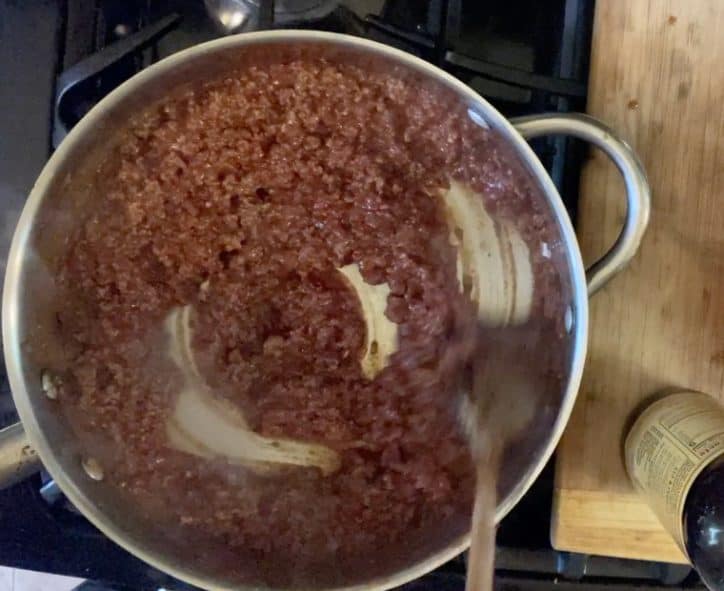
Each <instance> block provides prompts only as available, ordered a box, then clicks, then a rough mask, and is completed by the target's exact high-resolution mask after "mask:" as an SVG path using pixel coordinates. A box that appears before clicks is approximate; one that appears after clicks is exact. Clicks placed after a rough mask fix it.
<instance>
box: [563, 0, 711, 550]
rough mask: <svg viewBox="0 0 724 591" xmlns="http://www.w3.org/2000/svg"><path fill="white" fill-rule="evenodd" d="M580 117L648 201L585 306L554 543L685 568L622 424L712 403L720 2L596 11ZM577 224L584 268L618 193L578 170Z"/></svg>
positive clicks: (688, 0) (606, 240)
mask: <svg viewBox="0 0 724 591" xmlns="http://www.w3.org/2000/svg"><path fill="white" fill-rule="evenodd" d="M591 60H592V62H591V74H590V83H589V95H588V96H589V99H588V100H589V105H588V111H589V113H591V114H592V115H594V116H596V117H599V118H600V119H602V120H604V121H606V122H607V123H608V124H609V125H611V126H612V127H613V128H614V129H615V130H617V131H618V132H619V133H620V134H621V135H622V136H623V137H624V139H626V140H627V141H628V142H629V143H630V144H631V145H632V146H633V148H634V149H635V150H636V151H637V152H638V154H639V156H640V157H641V159H642V161H643V163H644V166H645V168H646V170H647V173H648V176H649V181H650V183H651V187H652V192H653V207H652V214H651V224H650V227H649V231H648V234H647V236H646V238H645V240H644V243H643V245H642V248H641V250H640V253H639V255H638V256H637V258H636V259H635V261H634V262H633V264H632V265H631V266H630V267H629V268H628V269H627V270H626V271H625V272H624V273H623V274H622V275H621V276H619V277H617V278H616V279H614V280H613V282H612V283H611V284H610V285H609V286H608V287H606V288H605V289H604V290H603V291H602V292H600V293H599V294H597V295H596V296H595V297H594V298H593V299H592V301H591V325H590V340H589V342H590V347H589V354H588V360H587V365H586V370H585V373H584V377H583V384H582V386H581V390H580V395H579V399H578V402H577V404H576V408H575V410H574V415H573V417H572V419H571V421H570V423H569V426H568V428H567V430H566V432H565V434H564V437H563V440H562V442H561V444H560V447H559V449H558V456H557V457H558V461H557V468H556V491H555V498H554V511H553V520H552V527H551V538H552V542H553V545H554V546H555V547H556V548H559V549H565V550H573V551H577V552H584V553H590V554H601V555H611V556H621V557H629V558H641V559H654V560H665V561H674V562H677V561H678V562H684V561H685V558H684V556H683V555H682V553H681V552H680V551H679V550H678V548H677V547H676V545H675V544H674V542H673V540H672V539H671V538H670V537H669V536H668V534H666V533H665V532H664V530H663V528H662V527H661V526H660V525H659V524H658V522H657V520H656V518H655V517H654V515H653V514H652V513H651V511H650V510H649V509H648V507H647V506H646V505H645V504H644V503H643V502H642V501H641V500H640V499H638V498H637V496H636V495H635V493H634V492H633V490H632V488H631V486H630V484H629V481H628V479H627V477H626V473H625V471H624V467H623V461H622V453H621V452H622V438H623V436H624V433H625V427H626V425H627V423H628V421H629V419H630V417H631V414H632V412H633V411H634V410H635V409H636V408H637V407H639V406H640V405H641V403H642V401H643V400H644V399H646V397H648V396H650V395H651V394H653V393H656V392H660V391H663V390H666V389H682V388H687V389H695V390H701V391H704V392H708V393H710V394H713V395H716V396H718V397H720V398H724V1H722V0H627V1H624V0H598V2H596V15H595V24H594V36H593V48H592V56H591ZM581 189H582V191H581V203H580V213H579V220H578V232H579V239H580V243H581V247H582V251H583V254H584V259H586V260H589V261H590V260H594V259H595V258H596V256H597V255H599V254H600V253H601V252H603V251H604V250H605V249H606V248H607V247H608V245H609V244H610V243H611V241H612V240H613V238H614V237H615V235H616V233H617V232H618V229H619V228H620V226H621V222H622V219H623V211H624V209H623V201H622V194H623V184H622V182H621V181H620V179H619V177H618V175H617V173H616V172H615V170H614V168H613V166H612V165H610V164H609V163H608V162H607V161H606V159H605V157H603V156H602V155H601V154H599V153H594V154H592V158H591V159H590V160H589V161H588V162H587V164H586V167H585V170H584V173H583V178H582V187H581Z"/></svg>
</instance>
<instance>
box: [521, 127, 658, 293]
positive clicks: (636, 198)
mask: <svg viewBox="0 0 724 591" xmlns="http://www.w3.org/2000/svg"><path fill="white" fill-rule="evenodd" d="M511 122H512V123H513V126H514V127H515V128H516V129H517V130H518V133H520V134H521V135H522V136H523V137H524V138H526V139H531V138H535V137H538V136H541V135H570V136H573V137H576V138H578V139H581V140H584V141H587V142H590V143H592V144H594V145H595V146H598V147H599V148H601V150H603V152H604V153H605V154H606V156H608V157H609V158H610V159H611V160H613V162H614V164H615V165H616V167H617V168H618V170H619V172H620V173H621V176H623V180H624V183H625V185H626V219H625V220H624V223H623V228H622V229H621V232H620V234H619V235H618V238H616V241H615V242H614V244H613V246H612V247H611V248H610V249H609V250H608V252H606V253H605V254H604V255H603V256H602V257H601V258H600V259H598V260H597V261H596V262H595V263H593V264H592V265H591V266H590V267H588V269H586V279H587V282H588V295H593V294H594V293H596V292H597V291H598V290H599V289H601V288H602V287H603V286H604V285H606V283H608V282H609V281H610V280H611V279H612V278H613V277H614V276H615V275H617V274H618V273H619V272H620V271H621V270H622V269H623V268H624V267H625V266H626V265H627V264H628V262H629V261H630V260H631V258H632V257H633V256H634V255H635V254H636V251H637V250H638V248H639V245H640V244H641V239H642V238H643V236H644V233H645V232H646V226H648V223H649V214H650V211H651V189H650V188H649V183H648V181H647V180H646V173H645V171H644V169H643V166H642V165H641V162H640V161H639V159H638V156H636V153H635V152H634V151H633V150H632V149H631V147H630V146H629V145H628V144H627V143H626V142H624V141H623V140H622V139H621V138H619V137H618V135H617V134H616V133H615V132H614V131H613V130H612V129H610V128H609V127H608V126H607V125H605V124H603V123H601V122H600V121H599V120H598V119H594V118H593V117H590V116H588V115H583V114H581V113H567V114H561V113H547V114H544V115H532V116H529V117H518V118H516V119H512V120H511Z"/></svg>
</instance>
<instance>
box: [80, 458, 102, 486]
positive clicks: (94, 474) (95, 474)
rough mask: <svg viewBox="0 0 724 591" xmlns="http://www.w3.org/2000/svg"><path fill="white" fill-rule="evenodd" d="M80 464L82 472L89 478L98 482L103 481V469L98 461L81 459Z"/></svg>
mask: <svg viewBox="0 0 724 591" xmlns="http://www.w3.org/2000/svg"><path fill="white" fill-rule="evenodd" d="M81 464H82V466H83V470H85V473H86V474H87V475H88V477H89V478H91V479H93V480H98V481H100V480H103V476H104V474H103V468H102V467H101V465H100V463H99V462H98V460H96V459H95V458H83V461H82V462H81Z"/></svg>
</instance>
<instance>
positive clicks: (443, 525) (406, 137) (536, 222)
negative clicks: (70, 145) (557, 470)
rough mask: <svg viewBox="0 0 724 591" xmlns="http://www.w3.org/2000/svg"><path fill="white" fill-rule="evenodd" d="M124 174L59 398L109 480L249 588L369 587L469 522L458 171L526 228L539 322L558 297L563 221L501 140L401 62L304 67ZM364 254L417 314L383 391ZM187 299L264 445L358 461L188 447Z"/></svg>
mask: <svg viewBox="0 0 724 591" xmlns="http://www.w3.org/2000/svg"><path fill="white" fill-rule="evenodd" d="M108 162H109V163H107V164H106V165H105V166H104V168H103V171H104V172H103V174H104V175H105V178H102V179H99V187H101V188H102V190H100V191H99V194H98V200H97V203H96V207H95V208H94V210H93V211H92V212H91V213H89V215H88V218H87V219H86V220H85V222H84V224H83V225H82V228H81V229H80V230H79V231H78V232H77V233H76V234H75V235H74V236H72V237H71V247H70V249H69V254H68V256H67V259H66V260H65V263H64V265H63V268H62V270H61V271H60V274H59V282H60V284H61V285H62V286H63V287H64V289H65V290H66V292H67V293H70V294H72V297H69V298H68V302H67V304H66V305H65V306H64V308H63V310H62V311H61V314H60V319H61V322H62V326H63V331H64V334H65V335H66V338H67V341H68V343H69V347H71V348H72V350H73V351H74V361H73V363H72V366H71V369H70V370H69V372H68V374H67V375H66V376H64V377H65V379H64V381H63V387H62V388H61V393H60V403H61V405H62V408H63V410H64V412H65V413H66V414H67V416H68V417H70V420H71V422H72V424H73V427H74V429H75V430H76V432H77V433H78V434H79V436H80V437H81V438H86V440H87V441H88V445H89V446H95V447H94V449H93V450H92V452H91V453H92V454H94V455H95V456H96V457H98V458H99V460H100V461H101V463H102V464H103V465H104V468H105V470H106V480H108V481H110V482H112V483H113V484H114V485H116V486H117V487H119V488H120V489H122V490H123V491H124V494H125V495H127V496H128V497H130V498H132V499H133V500H134V502H135V503H136V504H137V506H138V507H140V508H141V510H142V511H144V512H145V513H146V514H147V515H148V516H149V519H153V520H154V521H156V522H158V523H160V524H163V526H164V527H166V528H168V530H169V531H174V532H178V533H179V534H180V535H182V536H185V537H186V539H188V540H189V541H190V544H193V546H195V547H197V548H201V547H205V548H211V547H215V548H217V549H218V550H219V551H221V549H223V551H224V552H225V553H226V554H225V555H226V556H227V557H228V561H227V563H228V564H233V567H234V568H236V569H237V570H238V571H239V576H240V578H242V579H244V580H253V581H259V580H261V581H265V582H271V583H276V584H289V583H295V584H299V585H302V584H308V583H310V581H316V582H319V581H320V580H322V581H326V582H328V583H329V582H335V581H337V582H339V581H359V580H368V579H370V578H371V577H372V576H374V575H378V574H382V573H384V572H386V569H387V568H389V565H390V564H397V565H398V566H399V563H400V560H402V559H400V560H397V559H396V558H395V557H399V556H404V555H405V554H407V555H408V558H409V556H411V555H414V554H415V552H417V553H418V554H419V553H420V552H423V550H421V549H422V548H425V550H424V551H428V550H429V549H430V548H439V545H440V544H444V542H445V540H449V539H452V538H454V537H455V536H457V535H460V534H461V533H463V532H464V531H465V530H466V527H467V523H468V520H469V513H470V509H471V499H472V489H473V480H474V476H473V469H472V466H471V458H470V455H469V451H468V447H467V444H466V441H465V438H464V436H463V435H462V434H461V433H460V429H459V426H458V422H457V419H456V411H457V396H458V394H457V391H456V388H455V379H456V373H455V371H454V370H455V369H456V368H455V364H454V363H446V362H445V361H446V359H448V358H449V350H450V343H451V342H462V341H463V340H464V339H465V338H466V337H465V333H466V331H465V327H466V326H470V325H473V324H474V318H475V313H474V310H473V307H472V306H471V304H470V302H468V301H467V300H466V298H465V297H464V296H463V295H461V293H460V291H459V288H458V283H457V279H456V269H455V257H456V254H455V251H454V250H453V247H452V246H451V245H450V241H449V237H448V229H447V226H446V222H445V219H444V217H443V212H442V208H441V206H440V202H439V200H438V199H437V198H435V197H434V195H435V194H436V193H437V192H438V191H439V190H440V189H441V188H444V187H446V186H447V184H448V183H449V180H450V179H451V178H454V179H458V180H460V181H461V182H464V183H466V184H467V185H469V186H471V187H473V188H474V189H475V190H476V191H478V192H479V193H481V194H482V195H483V196H484V198H485V200H486V203H487V204H488V206H489V207H490V209H491V210H492V211H496V212H497V213H498V214H500V215H504V216H509V217H510V218H511V219H515V220H516V224H517V225H518V226H519V229H520V230H521V232H523V235H524V236H525V237H526V239H527V240H529V241H530V244H531V252H532V253H533V257H534V266H535V272H536V274H537V277H538V283H537V287H536V290H537V291H536V299H535V304H534V306H535V311H536V313H540V312H541V311H543V312H544V313H546V314H548V315H551V316H553V315H555V314H557V313H558V312H557V309H558V305H559V303H560V302H559V299H556V298H555V297H551V292H552V290H555V289H557V286H558V279H557V272H556V270H555V268H554V266H553V264H552V263H551V262H550V261H549V260H548V259H547V258H546V256H542V255H541V254H540V246H539V245H540V243H541V242H542V241H547V242H549V243H550V244H551V247H553V242H554V241H555V237H554V231H553V230H552V229H551V227H550V226H551V222H550V221H548V218H546V217H545V216H544V215H543V213H541V212H542V211H543V210H544V208H543V206H542V205H540V204H539V203H538V202H537V201H536V198H535V195H534V194H533V191H532V190H531V188H530V186H529V183H528V181H527V180H526V179H525V175H524V174H523V173H522V172H520V170H519V168H518V165H517V164H516V163H515V162H514V160H513V159H512V158H511V156H510V155H509V154H508V152H507V151H506V150H505V149H504V148H503V146H502V145H501V142H500V140H499V139H498V138H497V137H496V136H495V134H493V133H492V132H490V131H489V130H487V129H485V128H483V127H480V126H478V125H476V124H475V123H474V122H473V121H472V120H471V119H470V118H469V117H468V114H467V112H466V108H465V107H464V106H463V105H461V104H459V102H458V101H457V100H456V99H455V98H454V97H453V96H451V95H450V94H449V93H447V92H446V91H443V90H440V89H438V90H435V89H433V88H429V87H426V86H419V85H417V84H416V83H415V82H414V80H412V79H409V77H408V78H405V77H404V76H400V75H399V72H396V71H395V70H394V69H388V70H387V71H384V70H379V71H376V70H370V69H367V68H364V67H360V66H358V65H353V64H343V63H333V62H330V61H325V60H323V59H299V60H296V61H290V62H284V63H279V64H273V63H272V64H269V65H265V66H260V67H245V68H242V69H239V70H238V71H232V72H230V73H229V74H228V76H226V77H224V78H223V79H215V80H212V81H209V82H207V83H205V84H203V85H200V86H196V87H193V88H187V89H185V90H184V91H183V92H178V93H176V94H175V95H173V96H171V97H170V98H168V99H166V100H164V101H162V102H160V103H159V104H155V105H152V106H150V107H149V108H148V109H147V110H146V111H145V112H144V113H142V114H141V115H139V117H138V118H137V119H135V120H133V121H132V122H130V123H129V125H128V127H127V129H126V130H125V131H124V133H123V136H122V139H121V141H120V143H119V145H118V146H117V148H116V149H115V152H114V153H113V154H112V155H111V156H109V160H108ZM109 171H110V172H109ZM99 174H100V173H99ZM544 254H545V253H544ZM350 263H357V264H358V265H359V267H360V270H361V273H362V276H363V277H364V279H365V281H366V282H367V283H369V284H378V283H381V282H387V283H388V284H389V287H390V290H391V292H390V295H389V298H388V301H387V310H386V315H387V316H388V318H389V319H390V320H392V321H394V322H395V323H397V324H398V325H399V330H398V335H399V351H398V352H397V353H396V354H395V355H393V357H392V359H391V364H390V365H389V366H388V367H387V368H386V369H385V370H383V371H382V373H381V374H380V375H379V376H377V377H376V378H375V379H374V380H369V379H367V378H365V377H364V376H363V375H362V373H361V370H360V364H359V358H360V351H361V349H362V347H363V341H364V323H363V319H362V317H361V314H360V310H359V303H358V301H357V299H356V297H355V294H354V292H353V291H352V290H351V289H350V288H349V286H348V285H347V284H346V283H345V282H344V280H343V278H342V277H341V276H340V274H339V273H337V272H336V271H335V269H336V268H339V267H341V266H344V265H347V264H350ZM546 293H547V294H548V296H547V297H543V295H544V294H546ZM187 304H193V306H194V309H195V313H196V320H195V327H194V340H193V347H194V349H195V351H196V354H197V355H198V359H199V363H200V365H201V367H202V369H203V373H204V375H205V377H206V379H207V381H208V383H209V384H210V385H211V386H212V387H213V388H214V390H215V391H216V392H218V393H219V395H222V396H224V397H225V398H226V399H227V400H229V401H231V402H233V403H234V404H236V405H238V407H239V408H241V409H243V412H244V414H245V416H246V417H247V419H248V420H249V422H250V425H251V426H252V428H253V429H255V430H256V431H257V432H259V433H261V434H264V435H270V436H282V437H286V438H290V439H297V440H303V441H314V442H320V443H323V444H325V445H327V446H329V447H331V448H332V449H334V450H336V451H337V452H338V453H339V454H340V457H341V461H342V463H341V467H340V469H339V470H338V471H336V472H335V473H334V474H332V475H330V476H324V475H322V474H321V472H319V471H318V470H316V469H309V468H291V467H290V468H285V469H283V470H276V471H274V472H272V473H269V474H258V473H254V472H252V471H249V470H247V469H245V468H243V467H241V466H237V465H232V464H229V463H227V462H225V461H224V460H223V459H211V460H209V459H202V458H199V457H196V456H193V455H189V454H186V453H183V452H181V451H178V450H176V449H174V448H173V447H171V446H169V445H168V440H167V435H166V431H165V424H166V419H167V418H168V416H169V414H170V412H171V410H172V408H173V404H174V400H175V397H176V395H177V394H178V388H179V378H178V376H177V375H176V374H177V372H176V371H175V368H174V367H173V366H172V365H171V364H170V362H169V360H168V357H167V355H166V348H167V347H166V344H165V341H164V339H165V338H166V335H165V333H164V332H163V321H164V318H165V316H166V315H167V314H168V312H169V310H171V309H172V308H174V307H177V306H182V305H187ZM431 540H432V541H431ZM436 540H437V541H436ZM191 541H192V542H191ZM199 552H201V551H200V550H199ZM209 552H210V551H209Z"/></svg>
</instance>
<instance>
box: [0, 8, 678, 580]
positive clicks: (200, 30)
mask: <svg viewBox="0 0 724 591" xmlns="http://www.w3.org/2000/svg"><path fill="white" fill-rule="evenodd" d="M247 1H249V0H247ZM254 1H255V2H258V1H259V0H254ZM300 5H303V6H304V7H305V10H303V11H301V12H297V13H296V16H295V15H294V14H293V13H292V12H290V7H292V8H293V7H295V6H300ZM310 7H311V8H310ZM269 8H270V4H269V2H268V0H262V7H261V10H262V19H261V26H262V27H274V28H279V27H295V28H311V29H322V30H331V31H338V32H346V33H350V34H354V35H361V36H365V37H368V38H371V39H375V40H378V41H382V42H385V43H389V44H391V45H394V46H397V47H399V48H402V49H405V50H407V51H410V52H412V53H415V54H416V55H418V56H420V57H422V58H424V59H426V60H429V61H431V62H433V63H435V64H437V65H438V66H440V67H442V68H444V69H445V70H447V71H449V72H451V73H452V74H454V75H455V76H457V77H459V78H460V79H461V80H463V81H464V82H466V83H467V84H469V85H470V86H471V87H472V88H474V89H475V90H477V91H478V92H480V93H481V94H482V95H483V96H485V97H486V98H487V99H488V100H489V101H490V102H491V103H492V104H493V105H494V106H495V107H497V108H498V109H499V110H500V111H501V112H502V113H504V114H505V115H507V116H515V115H523V114H532V113H541V112H545V111H561V112H566V111H577V110H583V109H584V108H585V101H586V81H587V73H588V61H589V60H588V56H589V48H590V35H591V28H592V18H593V0H547V1H546V2H540V1H539V0H488V1H485V2H484V1H482V0H474V1H470V0H467V1H465V0H346V1H342V2H334V1H330V0H318V1H316V2H315V1H314V0H304V1H302V0H286V1H284V0H277V2H276V12H275V18H274V19H271V18H269V17H270V14H271V11H270V10H269ZM309 15H312V16H313V18H312V19H311V20H306V17H307V16H309ZM265 17H266V18H265ZM300 17H301V20H300ZM295 19H296V20H295ZM219 34H220V33H219V30H218V29H217V28H216V26H215V24H214V22H213V21H212V20H211V19H210V18H209V16H208V14H207V10H206V7H205V4H204V1H203V0H26V1H24V2H18V1H17V0H0V77H1V79H2V80H1V82H0V215H2V233H1V234H0V253H3V254H2V255H0V261H2V263H3V266H2V271H3V273H4V261H5V253H7V249H8V246H9V243H10V239H11V237H12V230H13V228H14V225H15V223H16V221H17V218H18V217H19V214H20V210H21V208H22V206H23V203H24V200H25V196H26V195H27V193H28V191H29V190H30V188H31V186H32V183H33V181H34V179H35V177H36V176H37V174H38V173H39V171H40V169H41V168H42V166H43V164H44V163H45V161H46V160H47V158H48V156H49V154H50V153H51V151H52V149H53V148H54V147H55V146H57V145H58V143H59V142H60V141H62V138H63V137H64V136H65V134H66V133H67V131H68V130H69V129H70V128H71V127H72V126H73V125H74V124H75V123H76V122H77V121H78V120H79V119H80V117H82V116H83V114H85V113H86V112H87V111H88V110H89V109H90V108H91V107H92V106H93V105H94V104H95V103H96V102H97V101H98V100H99V99H100V98H102V97H103V96H104V95H105V94H106V93H108V92H109V91H110V90H112V89H113V88H115V87H116V86H117V85H118V84H119V83H121V82H122V81H123V80H125V79H127V78H128V77H130V76H132V75H133V74H134V73H136V72H137V71H139V70H140V69H142V68H143V67H145V66H146V65H148V64H150V63H152V62H154V61H157V60H158V59H160V58H163V57H165V56H167V55H170V54H171V53H173V52H175V51H178V50H180V49H182V48H184V47H188V46H190V45H193V44H196V43H200V42H202V41H206V40H208V39H212V38H214V37H217V36H219ZM534 149H535V150H536V152H537V154H538V155H539V157H540V158H541V160H542V161H543V163H544V164H545V165H546V167H547V168H548V170H549V172H550V174H551V177H552V178H553V180H554V182H555V183H556V185H557V186H558V187H559V190H560V192H561V195H562V197H563V199H564V202H565V203H566V206H567V207H568V208H569V211H570V212H571V215H572V217H573V218H574V219H575V206H576V202H577V188H578V177H579V172H580V166H581V163H582V160H583V158H584V157H585V151H584V150H583V148H582V146H581V145H579V144H578V143H577V142H576V141H575V140H570V139H565V138H547V139H543V140H539V141H537V142H536V143H535V144H534ZM0 369H2V368H1V367H0ZM15 418H16V417H15V413H14V410H13V406H12V399H11V396H10V392H9V388H8V384H7V378H6V376H5V373H4V371H0V421H1V422H0V425H6V424H9V423H10V422H12V421H14V420H15ZM552 475H553V470H552V466H550V465H549V466H548V467H546V469H545V470H544V472H543V474H542V475H541V477H540V478H539V479H538V481H537V482H536V483H535V485H534V486H533V488H532V489H531V491H530V492H529V493H528V494H527V495H526V497H525V498H524V499H523V501H522V502H521V503H520V504H519V505H518V506H517V507H516V509H515V510H514V511H513V512H512V513H511V514H510V515H509V516H508V517H507V518H506V519H505V520H504V522H503V523H502V525H501V527H500V530H499V533H498V551H497V557H496V565H497V569H498V570H497V573H498V575H497V576H498V582H499V585H500V586H501V587H502V588H505V589H538V588H550V586H551V585H553V584H556V585H557V586H558V587H560V586H566V585H568V584H570V585H578V584H577V583H575V581H583V585H584V586H585V588H587V589H592V588H596V587H597V586H598V585H599V584H603V585H605V586H607V587H610V586H611V585H614V586H621V585H626V586H628V585H629V584H630V583H631V582H632V581H634V580H635V581H638V582H639V583H642V582H644V581H649V582H650V584H651V585H655V586H657V585H661V584H665V583H668V584H675V583H679V582H681V581H683V580H684V578H685V577H687V575H688V573H689V570H688V569H687V568H685V567H676V566H672V565H659V564H653V563H646V562H636V561H617V560H613V559H600V558H593V557H585V556H580V555H572V554H568V553H562V552H556V551H554V550H552V549H551V548H550V545H549V541H548V531H549V524H550V512H551V502H552V489H553V476H552ZM0 564H3V565H8V566H16V567H20V568H27V569H33V570H43V571H49V572H55V573H59V574H67V575H73V576H80V577H86V578H88V579H93V580H97V581H104V583H105V584H106V587H104V588H112V589H133V590H145V589H158V588H161V587H163V588H167V589H186V588H188V587H187V586H185V585H183V584H181V583H179V582H178V581H175V580H173V579H171V578H170V577H167V576H166V575H164V574H162V573H160V572H159V571H157V570H155V569H153V568H151V567H149V566H147V565H146V564H144V563H143V562H141V561H139V560H137V559H135V558H134V557H133V556H131V555H130V554H128V553H127V552H125V551H124V550H122V549H121V548H120V547H118V546H117V545H115V544H114V543H113V542H111V541H110V540H108V539H107V538H105V537H104V536H103V535H102V534H101V533H100V532H98V531H97V530H96V529H95V528H94V527H93V526H92V525H90V524H89V523H88V522H87V521H86V520H85V519H84V518H83V517H82V516H80V515H79V514H78V513H77V512H76V511H75V510H74V509H73V507H72V506H70V504H69V503H68V502H67V501H66V500H65V498H64V497H63V496H62V494H60V493H59V492H58V491H57V488H56V487H54V483H52V481H49V478H48V476H47V475H43V474H41V475H37V476H35V477H33V478H30V479H28V480H27V481H25V482H23V483H21V484H19V485H16V486H14V487H12V488H10V489H8V490H5V491H0ZM561 577H562V579H561V580H559V578H561ZM566 581H569V582H566ZM407 588H408V589H410V590H412V589H415V590H416V591H422V590H427V589H435V590H438V591H446V590H451V591H452V590H455V591H458V590H460V591H461V590H462V589H463V588H464V560H463V558H459V559H456V560H453V561H451V562H450V563H448V564H447V565H445V566H443V567H442V568H440V569H438V571H436V572H435V573H434V574H432V575H429V576H428V577H425V578H423V579H421V580H419V581H418V582H415V583H413V584H411V585H409V586H408V587H407ZM639 588H641V587H639Z"/></svg>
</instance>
